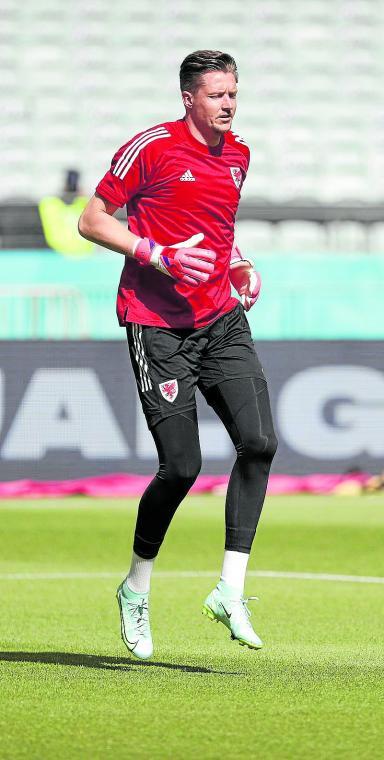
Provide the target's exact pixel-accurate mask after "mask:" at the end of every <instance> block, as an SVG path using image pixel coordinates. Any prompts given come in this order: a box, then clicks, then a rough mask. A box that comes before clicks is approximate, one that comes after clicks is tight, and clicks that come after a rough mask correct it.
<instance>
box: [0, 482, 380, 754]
mask: <svg viewBox="0 0 384 760" xmlns="http://www.w3.org/2000/svg"><path fill="white" fill-rule="evenodd" d="M134 520H135V504H134V503H133V502H128V503H127V502H123V501H106V500H100V501H96V500H90V499H80V498H79V499H70V500H69V499H67V500H62V501H39V502H32V501H31V502H26V501H23V502H2V503H0V521H1V553H0V557H1V561H0V593H1V618H0V638H1V640H0V650H1V652H0V671H1V685H0V703H1V707H0V758H1V760H5V759H6V760H18V758H25V759H26V760H50V759H51V758H52V759H53V758H55V760H61V759H63V760H64V759H65V760H67V759H68V760H71V759H72V758H79V760H80V759H81V760H88V758H89V759H90V760H99V759H100V760H109V758H111V760H112V759H113V760H120V758H129V759H131V758H148V759H149V760H152V758H153V759H156V758H176V759H178V758H180V760H181V759H183V760H185V759H188V758H204V759H205V758H207V759H209V758H224V757H231V758H257V759H258V760H268V759H269V758H295V759H296V758H300V759H303V758H311V760H312V758H315V759H316V760H318V759H321V760H334V759H337V760H339V758H340V759H344V758H345V759H346V760H347V759H348V760H350V759H351V758H352V759H354V758H359V760H360V758H362V759H364V758H367V759H368V758H369V759H371V758H382V757H383V756H384V736H383V724H384V687H383V683H384V681H383V673H384V644H383V639H384V584H383V583H380V582H377V583H374V582H372V579H371V582H369V576H374V577H384V551H383V546H384V499H383V497H381V496H373V497H338V498H336V497H306V496H301V497H273V498H269V499H268V501H267V503H266V506H265V510H264V514H263V517H262V520H261V524H260V528H259V531H258V535H257V538H256V541H255V545H254V550H253V554H252V557H251V561H250V570H251V571H256V570H257V571H262V570H263V571H266V570H270V571H281V572H284V571H285V572H287V573H289V572H297V573H323V574H341V575H353V576H363V577H365V582H357V581H356V580H355V581H349V582H343V581H342V580H326V579H320V578H314V579H303V578H289V577H280V578H279V577H262V576H257V575H255V574H254V573H253V574H252V573H251V574H250V576H249V577H248V580H247V588H246V591H247V593H248V594H249V595H254V594H256V595H257V596H258V597H259V598H260V601H259V602H258V603H257V602H253V603H251V604H252V611H253V616H252V621H253V622H254V625H255V629H256V631H257V632H258V633H259V635H260V636H261V638H262V639H263V640H264V642H265V647H264V649H263V650H261V651H260V652H255V651H251V650H248V649H246V648H243V647H240V646H239V645H238V644H237V643H235V642H232V641H231V640H230V637H229V633H228V631H227V630H226V629H225V628H224V627H223V626H222V625H213V624H212V623H211V622H209V621H208V620H207V619H206V618H205V617H203V615H201V606H202V602H203V600H204V598H205V596H206V594H207V593H208V592H209V591H210V590H211V588H212V587H213V585H214V584H215V582H216V577H217V576H216V575H215V573H216V572H218V570H219V568H220V563H221V557H222V544H223V534H224V530H223V499H222V498H218V497H213V496H206V497H192V498H189V499H187V500H186V502H185V503H184V504H183V506H182V507H181V508H180V509H179V511H178V513H177V515H176V517H175V519H174V522H173V523H172V526H171V529H170V531H169V534H168V536H167V539H166V542H165V544H164V547H163V550H162V552H161V554H160V556H159V558H158V561H157V563H156V566H155V569H156V574H155V575H154V578H153V587H152V598H151V609H152V628H153V637H154V644H155V655H154V658H153V661H149V662H147V663H140V662H139V661H137V660H135V659H133V658H132V657H130V656H129V654H128V652H127V651H126V649H125V647H124V644H123V643H122V641H121V639H120V629H119V616H118V607H117V603H116V600H115V597H114V595H115V589H116V586H117V584H118V583H119V582H120V579H121V577H122V576H123V574H124V572H125V571H126V569H127V565H128V562H129V557H130V545H131V538H132V530H133V526H134ZM187 571H191V572H190V574H188V572H187ZM211 571H212V575H210V572H211ZM183 572H184V573H186V575H184V576H183V575H182V573H183Z"/></svg>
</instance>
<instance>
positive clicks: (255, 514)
mask: <svg viewBox="0 0 384 760" xmlns="http://www.w3.org/2000/svg"><path fill="white" fill-rule="evenodd" d="M206 398H207V401H208V403H209V405H210V406H212V408H213V409H214V410H215V412H216V414H217V415H218V416H219V417H220V419H221V420H222V422H223V424H224V425H225V427H226V429H227V431H228V433H229V435H230V437H231V439H232V442H233V444H234V446H235V448H236V452H237V459H236V462H235V464H234V467H233V469H232V473H231V477H230V481H229V484H228V491H227V498H226V505H225V548H226V549H230V550H232V551H239V552H246V553H249V552H250V550H251V546H252V542H253V539H254V536H255V532H256V528H257V524H258V521H259V517H260V514H261V510H262V507H263V503H264V498H265V491H266V488H267V482H268V475H269V470H270V466H271V462H272V459H273V456H274V454H275V451H276V448H277V440H276V436H275V433H274V430H273V423H272V415H271V409H270V404H269V395H268V388H267V384H266V382H265V380H264V379H262V378H241V379H239V380H226V381H224V382H222V383H220V384H219V385H215V386H214V387H213V388H211V389H210V390H209V391H208V394H207V395H206ZM151 432H152V435H153V438H154V441H155V444H156V448H157V451H158V455H159V470H158V472H157V474H156V475H155V477H154V478H153V480H152V482H151V483H150V484H149V486H148V488H147V489H146V491H145V492H144V494H143V496H142V498H141V500H140V504H139V511H138V516H137V523H136V530H135V539H134V547H133V548H134V551H135V552H136V554H138V555H139V556H140V557H144V558H147V559H152V558H154V557H156V555H157V553H158V551H159V549H160V546H161V544H162V542H163V539H164V536H165V534H166V532H167V529H168V526H169V524H170V522H171V520H172V517H173V515H174V514H175V512H176V509H177V507H178V506H179V504H180V502H181V501H182V500H183V499H184V497H185V496H186V494H187V493H188V491H189V489H190V488H191V486H192V484H193V483H194V481H195V480H196V478H197V476H198V474H199V472H200V468H201V452H200V443H199V432H198V423H197V416H196V410H195V409H193V410H190V411H188V412H183V413H179V414H175V415H174V416H171V417H168V418H167V419H165V420H162V421H161V422H159V423H158V424H157V425H156V426H155V427H154V428H153V430H152V431H151Z"/></svg>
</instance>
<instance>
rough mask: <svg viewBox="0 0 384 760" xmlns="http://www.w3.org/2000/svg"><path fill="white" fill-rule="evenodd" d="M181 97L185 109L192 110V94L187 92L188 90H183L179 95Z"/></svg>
mask: <svg viewBox="0 0 384 760" xmlns="http://www.w3.org/2000/svg"><path fill="white" fill-rule="evenodd" d="M181 97H182V99H183V103H184V105H185V108H192V106H193V94H192V92H188V90H183V92H182V93H181Z"/></svg>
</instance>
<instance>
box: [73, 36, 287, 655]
mask: <svg viewBox="0 0 384 760" xmlns="http://www.w3.org/2000/svg"><path fill="white" fill-rule="evenodd" d="M237 81H238V75H237V68H236V63H235V61H234V59H233V58H232V56H230V55H229V54H227V53H222V52H220V51H211V50H199V51H196V52H194V53H191V54H190V55H188V56H187V57H186V58H185V60H184V61H183V62H182V64H181V68H180V86H181V95H182V100H183V104H184V107H185V116H184V118H182V119H178V120H176V121H169V122H166V123H164V124H158V125H156V126H154V127H152V128H150V129H146V130H144V131H143V132H140V133H139V134H137V135H135V136H134V137H133V138H131V139H130V140H129V141H128V142H127V143H126V144H125V145H123V147H121V148H120V149H119V150H118V151H117V153H116V154H115V155H114V157H113V159H112V163H111V168H110V169H109V171H107V173H106V174H105V176H104V177H103V179H102V180H101V181H100V182H99V184H98V186H97V188H96V193H95V195H94V196H93V198H91V200H90V201H89V204H88V206H87V207H86V209H85V210H84V212H83V214H82V216H81V218H80V221H79V230H80V233H81V234H82V235H83V236H84V237H86V238H88V239H89V240H92V241H94V242H97V243H99V244H101V245H103V246H105V247H106V248H110V249H111V250H113V251H117V252H118V253H121V254H123V256H124V257H125V261H124V268H123V271H122V275H121V280H120V286H119V291H118V297H117V313H118V318H119V322H120V324H121V325H122V326H124V327H125V328H126V332H127V338H128V345H129V351H130V356H131V361H132V365H133V369H134V373H135V377H136V383H137V388H138V393H139V396H140V400H141V403H142V407H143V411H144V414H145V416H146V420H147V423H148V427H149V429H150V431H151V433H152V436H153V438H154V442H155V444H156V448H157V451H158V455H159V470H158V472H157V474H156V476H155V477H154V478H153V480H152V482H151V483H150V484H149V486H148V488H147V489H146V491H145V493H144V494H143V496H142V498H141V500H140V504H139V508H138V515H137V522H136V529H135V535H134V544H133V555H132V562H131V567H130V570H129V573H128V575H127V577H126V579H125V580H124V581H123V582H122V584H121V585H120V586H119V588H118V590H117V599H118V602H119V607H120V617H121V630H122V637H123V640H124V642H125V644H126V646H127V647H128V649H129V650H130V651H131V652H132V653H133V654H134V655H136V656H137V657H139V658H141V659H146V658H148V657H150V656H151V655H152V652H153V645H152V637H151V630H150V624H149V610H148V595H149V590H150V578H151V572H152V568H153V564H154V560H155V558H156V556H157V554H158V552H159V549H160V547H161V544H162V542H163V539H164V536H165V534H166V531H167V529H168V526H169V524H170V522H171V520H172V517H173V515H174V513H175V511H176V509H177V507H178V506H179V504H180V503H181V501H182V500H183V499H184V497H185V496H186V494H187V493H188V491H189V489H190V488H191V486H192V484H193V482H194V481H195V479H196V477H197V475H198V473H199V470H200V466H201V454H200V446H199V433H198V421H197V416H196V401H195V392H196V388H199V389H200V391H201V392H202V393H203V394H204V396H205V398H206V400H207V402H208V404H209V405H210V406H211V407H212V408H213V409H214V411H215V412H216V414H217V415H218V416H219V418H220V419H221V420H222V422H223V425H224V426H225V428H226V429H227V431H228V433H229V435H230V437H231V439H232V441H233V444H234V447H235V449H236V453H237V459H236V462H235V465H234V467H233V470H232V473H231V477H230V481H229V486H228V492H227V497H226V507H225V526H226V538H225V550H224V560H223V566H222V571H221V577H220V580H219V582H218V584H217V586H216V588H215V589H214V590H213V591H212V592H211V593H210V594H209V595H208V597H207V598H206V600H205V602H204V605H203V612H204V613H205V614H206V615H208V617H209V618H210V619H212V620H217V621H220V622H222V623H224V625H225V626H226V627H227V628H228V629H229V631H230V633H231V636H232V638H233V639H236V640H238V641H239V642H240V644H243V645H247V646H248V647H250V648H253V649H259V648H260V647H261V646H262V642H261V640H260V638H259V637H258V635H257V634H256V633H255V631H254V629H253V627H252V625H251V622H250V619H249V617H250V613H249V610H248V607H247V604H246V603H247V601H248V600H246V599H244V596H243V591H244V581H245V574H246V568H247V562H248V558H249V554H250V551H251V546H252V542H253V538H254V535H255V532H256V527H257V523H258V520H259V517H260V513H261V509H262V506H263V501H264V497H265V491H266V487H267V480H268V475H269V469H270V465H271V461H272V458H273V455H274V453H275V450H276V445H277V443H276V438H275V434H274V431H273V424H272V418H271V411H270V404H269V397H268V389H267V383H266V380H265V377H264V373H263V370H262V367H261V365H260V362H259V360H258V357H257V355H256V353H255V350H254V346H253V343H252V340H251V334H250V329H249V326H248V322H247V319H246V317H245V314H244V311H247V310H248V309H249V308H250V307H251V306H252V305H253V304H254V302H255V301H256V299H257V297H258V294H259V290H260V278H259V276H258V274H257V273H256V272H255V270H254V269H253V266H252V264H251V263H250V262H249V261H247V260H246V259H244V258H243V256H242V254H241V253H240V251H239V249H238V248H237V246H236V245H235V243H234V223H235V216H236V211H237V207H238V204H239V198H240V192H241V188H242V185H243V182H244V180H245V177H246V174H247V170H248V164H249V149H248V147H247V146H246V144H245V143H244V141H243V140H242V139H241V138H240V137H239V136H238V135H236V134H234V133H233V132H232V131H231V125H232V120H233V117H234V115H235V111H236V97H237ZM124 205H126V207H127V217H128V229H125V228H124V227H123V225H121V224H120V223H119V222H118V220H116V219H114V218H113V214H114V213H115V211H116V209H117V208H118V207H121V206H124ZM231 283H232V284H233V286H234V287H235V289H236V290H237V291H238V293H239V295H240V303H239V300H238V299H236V298H234V297H232V295H231Z"/></svg>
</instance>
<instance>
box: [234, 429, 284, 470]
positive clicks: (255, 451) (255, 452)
mask: <svg viewBox="0 0 384 760" xmlns="http://www.w3.org/2000/svg"><path fill="white" fill-rule="evenodd" d="M277 445H278V441H277V438H276V435H275V432H274V431H273V430H272V431H270V432H268V433H266V434H265V435H263V434H261V433H259V432H258V431H255V432H252V433H249V434H248V435H247V436H246V437H244V438H243V439H242V441H241V442H240V443H239V444H238V445H237V446H236V451H237V456H238V457H239V458H240V459H247V460H261V459H262V460H263V461H267V462H272V460H273V457H274V456H275V454H276V450H277Z"/></svg>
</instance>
